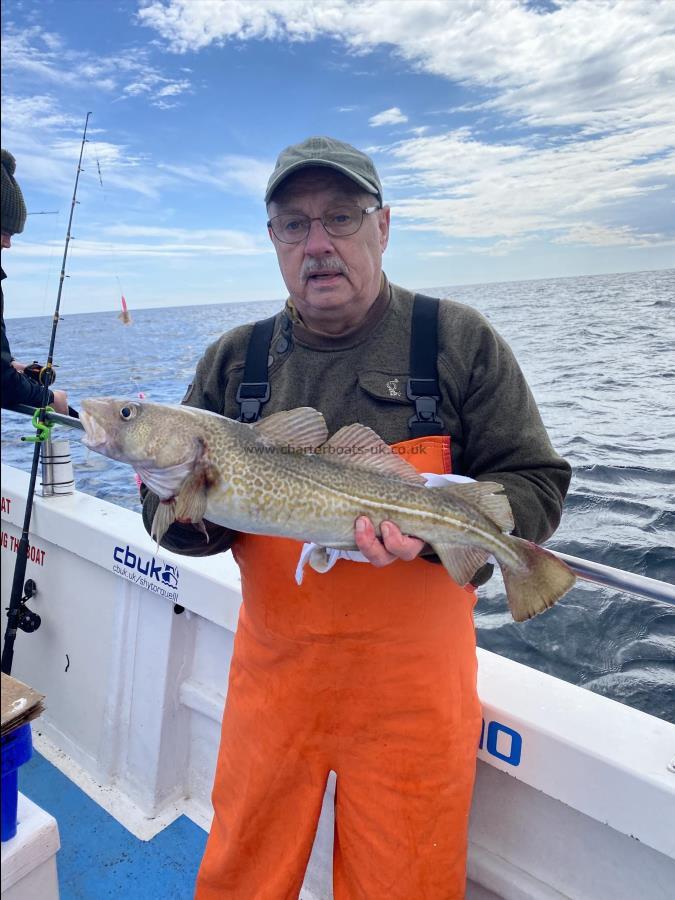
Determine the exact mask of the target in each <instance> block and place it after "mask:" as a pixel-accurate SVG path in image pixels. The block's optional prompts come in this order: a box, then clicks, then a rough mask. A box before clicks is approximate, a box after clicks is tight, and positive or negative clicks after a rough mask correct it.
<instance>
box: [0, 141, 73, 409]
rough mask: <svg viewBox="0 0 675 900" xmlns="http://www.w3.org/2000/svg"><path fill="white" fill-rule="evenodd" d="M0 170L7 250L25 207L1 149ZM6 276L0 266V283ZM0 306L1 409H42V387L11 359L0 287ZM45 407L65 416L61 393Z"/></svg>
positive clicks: (1, 224)
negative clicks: (0, 344)
mask: <svg viewBox="0 0 675 900" xmlns="http://www.w3.org/2000/svg"><path fill="white" fill-rule="evenodd" d="M0 163H1V165H0V169H1V170H2V191H1V193H0V204H1V208H0V230H1V231H2V250H3V251H4V250H9V249H10V248H11V246H12V237H13V236H14V235H15V234H21V232H22V231H23V228H24V225H25V224H26V216H27V212H26V204H25V202H24V199H23V194H22V193H21V188H20V187H19V183H18V181H17V180H16V178H15V177H14V172H15V171H16V160H15V159H14V157H13V156H12V154H11V153H10V152H9V151H8V150H5V149H2V150H0ZM6 277H7V276H6V275H5V270H4V269H3V268H2V266H0V280H2V281H4V279H5V278H6ZM0 305H1V309H2V360H1V366H2V370H1V375H2V406H3V408H7V407H11V406H16V405H17V404H18V403H25V404H27V405H29V406H41V405H42V386H41V385H40V384H38V383H37V382H36V381H33V380H32V379H31V378H28V377H27V376H26V375H24V369H25V365H24V364H23V363H20V362H18V361H17V360H16V359H14V357H13V356H12V351H11V350H10V348H9V341H8V340H7V333H6V331H5V297H4V293H3V291H2V288H1V287H0ZM49 405H50V406H53V407H54V409H55V410H56V412H59V413H63V414H64V415H67V414H68V398H67V396H66V392H65V391H52V390H50V391H49Z"/></svg>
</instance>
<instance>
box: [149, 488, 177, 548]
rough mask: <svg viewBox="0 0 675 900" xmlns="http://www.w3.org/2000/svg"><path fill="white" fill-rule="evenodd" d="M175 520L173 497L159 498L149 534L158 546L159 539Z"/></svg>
mask: <svg viewBox="0 0 675 900" xmlns="http://www.w3.org/2000/svg"><path fill="white" fill-rule="evenodd" d="M175 520H176V501H175V500H174V499H173V498H172V499H171V500H161V501H160V504H159V506H158V507H157V510H156V512H155V515H154V518H153V520H152V528H151V529H150V536H151V537H152V538H153V540H155V541H157V546H158V547H159V544H160V541H161V540H162V538H163V537H164V535H165V534H166V532H167V531H168V529H169V527H170V526H171V525H172V523H173V522H175Z"/></svg>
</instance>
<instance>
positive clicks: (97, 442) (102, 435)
mask: <svg viewBox="0 0 675 900" xmlns="http://www.w3.org/2000/svg"><path fill="white" fill-rule="evenodd" d="M85 402H86V401H85ZM80 422H82V424H83V425H84V437H83V438H82V443H83V444H84V446H85V447H87V448H88V449H89V450H101V449H102V448H103V447H106V446H107V444H108V433H107V431H106V430H105V428H104V427H103V426H102V425H99V423H98V422H97V421H96V419H95V418H94V416H93V415H92V414H91V413H90V412H85V410H83V409H81V410H80Z"/></svg>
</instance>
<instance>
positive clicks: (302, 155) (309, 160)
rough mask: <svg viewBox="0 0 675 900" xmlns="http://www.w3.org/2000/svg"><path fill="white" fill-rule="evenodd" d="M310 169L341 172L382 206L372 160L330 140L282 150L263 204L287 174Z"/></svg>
mask: <svg viewBox="0 0 675 900" xmlns="http://www.w3.org/2000/svg"><path fill="white" fill-rule="evenodd" d="M313 166H325V167H326V168H328V169H335V170H336V171H337V172H341V173H342V174H343V175H346V176H347V178H351V180H352V181H354V182H356V184H358V186H359V187H361V188H363V190H364V191H367V192H368V193H369V194H375V196H376V197H377V199H378V201H379V203H380V206H381V205H382V202H383V201H382V184H381V182H380V178H379V175H378V174H377V170H376V169H375V164H374V163H373V161H372V159H371V158H370V157H369V156H367V155H366V154H365V153H362V152H361V150H357V149H356V147H352V145H351V144H345V143H344V141H338V140H336V139H335V138H329V137H311V138H307V140H306V141H302V143H300V144H293V146H291V147H286V149H285V150H282V151H281V153H280V154H279V158H278V159H277V164H276V166H275V168H274V171H273V172H272V175H271V176H270V180H269V182H268V183H267V190H266V191H265V203H269V202H270V200H271V198H272V194H273V193H274V192H275V191H276V189H277V188H278V187H279V185H280V184H281V182H282V181H284V180H285V179H286V178H288V176H289V175H292V174H293V173H294V172H298V171H299V170H300V169H306V168H309V167H313Z"/></svg>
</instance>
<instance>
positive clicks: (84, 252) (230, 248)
mask: <svg viewBox="0 0 675 900" xmlns="http://www.w3.org/2000/svg"><path fill="white" fill-rule="evenodd" d="M101 231H102V233H104V234H107V235H110V239H109V240H105V239H96V240H94V239H82V240H78V241H76V242H75V243H74V244H73V246H72V248H71V254H70V257H69V258H70V267H71V268H72V267H73V266H74V265H75V264H76V263H77V260H79V259H85V258H86V259H95V258H96V259H102V260H109V261H110V263H111V267H112V269H113V270H114V267H116V266H118V265H119V264H121V263H122V262H123V261H125V260H129V259H134V258H156V259H176V258H182V259H195V258H199V257H209V256H211V257H218V256H260V255H267V254H270V253H273V248H272V245H271V243H270V242H269V241H268V240H267V236H266V235H265V236H264V237H260V238H258V237H253V236H251V235H249V234H246V233H245V232H240V231H228V230H226V229H194V230H192V229H190V230H188V229H181V228H159V227H144V226H127V225H117V226H110V227H108V228H105V229H101ZM59 248H60V249H61V250H62V249H63V243H62V242H61V241H46V242H43V243H38V242H31V241H28V240H21V241H17V242H16V243H15V244H13V246H12V255H13V257H16V258H17V259H28V258H30V259H33V258H35V259H38V260H44V259H47V258H49V256H50V254H53V253H54V252H55V250H58V249H59Z"/></svg>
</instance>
